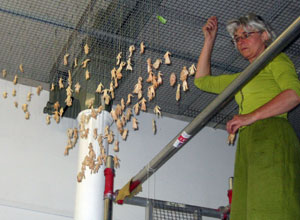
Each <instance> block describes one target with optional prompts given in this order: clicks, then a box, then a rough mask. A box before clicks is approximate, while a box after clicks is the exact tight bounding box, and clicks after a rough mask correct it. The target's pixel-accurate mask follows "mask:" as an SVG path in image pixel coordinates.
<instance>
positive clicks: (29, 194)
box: [0, 80, 235, 220]
mask: <svg viewBox="0 0 300 220" xmlns="http://www.w3.org/2000/svg"><path fill="white" fill-rule="evenodd" d="M15 88H16V90H17V96H16V97H12V96H11V92H12V89H13V85H12V83H11V82H8V81H3V80H0V94H1V98H0V103H1V108H0V119H1V120H0V129H1V132H0V173H1V174H2V175H1V177H0V188H1V190H0V217H1V219H3V220H6V219H7V220H8V219H9V220H19V219H22V220H24V219H26V220H35V219H43V220H48V219H49V220H50V219H51V220H65V219H73V213H74V203H75V193H76V175H77V157H78V148H77V147H76V148H75V149H73V150H71V151H70V155H69V156H67V157H66V156H64V155H63V153H64V148H65V145H66V144H67V136H66V130H67V129H68V128H72V127H75V126H76V125H77V122H76V121H75V120H72V119H68V118H63V119H62V121H61V122H60V123H59V124H56V122H54V121H53V120H52V121H51V124H50V125H46V123H45V121H46V120H45V118H46V115H45V114H43V113H42V111H43V107H44V106H45V105H46V103H47V100H48V96H49V93H48V92H47V91H42V93H41V95H40V96H37V95H36V89H35V88H32V87H28V86H22V85H18V84H17V85H16V86H15ZM4 91H7V92H8V93H9V95H8V98H7V99H4V98H3V97H2V93H3V92H4ZM30 91H31V92H32V93H34V95H33V96H32V101H31V102H28V103H29V111H30V113H31V117H30V119H29V120H25V118H24V113H23V111H22V110H21V105H22V104H24V103H26V95H27V93H28V92H30ZM14 101H18V103H19V107H18V108H15V107H14V105H13V102H14ZM154 118H156V116H155V115H153V114H149V113H141V114H140V115H139V116H138V117H137V119H138V121H139V130H138V131H133V130H131V129H130V131H129V136H128V139H127V141H126V142H125V141H122V140H120V152H119V153H118V156H119V158H120V159H121V161H120V164H121V167H120V168H119V169H117V170H116V178H115V189H119V188H121V187H123V185H124V184H126V183H127V182H128V181H129V179H130V178H131V177H133V176H134V175H135V174H137V173H138V171H140V170H141V169H142V168H143V167H144V166H145V165H146V164H147V163H148V162H149V161H150V160H151V159H152V158H153V157H154V156H155V155H156V154H157V153H158V152H159V151H160V150H161V149H162V148H163V147H164V146H165V145H166V144H167V143H168V142H169V141H170V140H171V139H172V138H173V137H174V136H175V135H177V134H178V133H179V132H180V131H181V130H182V129H183V128H184V127H185V126H186V125H187V123H186V122H183V121H179V120H176V119H171V118H167V117H162V118H161V119H157V118H156V122H157V134H156V135H154V134H153V132H152V119H154ZM128 126H129V127H130V126H131V123H130V124H129V125H128ZM112 129H115V125H113V126H112ZM115 138H117V139H121V138H120V137H119V136H118V135H116V136H115ZM226 139H227V134H226V132H225V131H223V130H215V129H212V128H204V129H203V130H202V131H201V132H200V133H198V134H197V135H196V136H195V137H194V138H193V139H192V140H191V141H190V142H189V143H188V144H186V145H185V146H184V147H183V148H182V149H181V150H180V151H179V152H178V153H177V154H175V155H174V156H173V157H172V158H171V159H170V160H169V161H168V162H167V163H166V164H165V165H163V166H162V167H161V168H160V169H159V170H158V171H157V172H156V173H155V174H153V176H152V177H151V178H150V179H149V181H147V182H145V183H144V184H143V192H142V193H140V194H139V196H143V197H149V198H155V199H161V200H169V201H174V202H180V203H187V204H191V205H198V206H204V207H210V208H217V207H219V206H221V205H226V204H227V203H228V200H227V196H226V194H227V187H228V178H229V177H230V176H232V175H233V163H234V153H235V152H234V151H235V147H229V146H228V145H227V144H226ZM127 219H128V220H129V219H130V220H132V219H137V220H139V219H144V209H143V208H136V207H132V206H129V205H123V206H114V220H127Z"/></svg>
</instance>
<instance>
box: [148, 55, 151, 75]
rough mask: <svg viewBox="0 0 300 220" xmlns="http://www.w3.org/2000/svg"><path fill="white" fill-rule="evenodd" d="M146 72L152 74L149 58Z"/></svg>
mask: <svg viewBox="0 0 300 220" xmlns="http://www.w3.org/2000/svg"><path fill="white" fill-rule="evenodd" d="M147 72H148V73H150V72H152V63H151V58H148V59H147Z"/></svg>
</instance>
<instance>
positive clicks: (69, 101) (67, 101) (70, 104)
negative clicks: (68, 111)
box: [65, 96, 72, 107]
mask: <svg viewBox="0 0 300 220" xmlns="http://www.w3.org/2000/svg"><path fill="white" fill-rule="evenodd" d="M65 103H66V104H67V106H69V107H70V106H72V97H71V96H67V98H66V100H65Z"/></svg>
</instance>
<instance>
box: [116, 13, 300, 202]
mask: <svg viewBox="0 0 300 220" xmlns="http://www.w3.org/2000/svg"><path fill="white" fill-rule="evenodd" d="M299 33H300V16H299V17H298V18H297V19H296V20H295V21H294V22H293V23H292V24H291V25H290V26H289V27H288V28H287V29H286V30H285V31H284V32H283V33H282V34H281V35H280V36H279V37H278V38H277V39H276V40H275V41H274V42H273V43H272V44H271V45H270V46H269V47H268V48H267V49H266V50H265V51H264V52H263V53H262V54H261V55H260V56H259V57H258V58H257V59H256V60H255V61H254V62H253V63H251V64H250V65H249V66H248V67H247V68H246V69H245V70H244V71H243V72H242V73H241V74H240V75H239V77H237V78H236V79H235V80H234V81H233V82H232V83H231V84H230V85H229V86H228V87H227V88H226V89H225V90H224V91H223V92H222V93H221V94H220V95H218V96H217V97H216V98H215V99H214V100H213V101H212V102H211V103H210V104H209V105H208V106H207V107H206V108H205V109H204V110H203V111H202V112H201V113H200V114H199V115H198V116H197V117H196V118H195V119H194V120H193V121H192V122H191V123H190V124H188V125H187V126H186V127H185V128H184V129H183V130H182V131H181V132H180V133H179V134H178V135H176V136H175V137H174V138H173V139H172V140H171V141H170V142H169V143H168V144H167V145H166V146H165V147H164V148H163V149H162V150H161V151H160V152H159V153H158V154H157V155H156V156H155V157H154V158H153V159H152V160H151V161H150V162H149V163H148V164H147V165H146V166H145V167H144V168H143V169H142V170H140V171H139V172H138V173H137V174H136V175H135V176H134V177H133V178H132V179H131V184H130V189H129V191H130V193H131V192H132V191H133V190H134V189H135V188H136V187H138V186H139V185H141V184H142V183H144V182H145V181H146V180H147V179H148V178H149V177H150V176H151V175H152V174H153V173H154V172H156V171H157V170H158V169H159V168H160V167H161V166H162V165H163V164H164V163H166V162H167V161H168V160H169V159H170V158H171V157H172V156H173V155H174V154H175V153H177V151H179V150H180V149H181V148H182V147H183V146H184V145H185V144H186V143H187V142H188V141H189V140H191V138H192V137H193V136H195V135H196V134H197V133H198V132H199V131H200V130H201V129H202V128H203V127H204V126H205V125H206V123H207V122H208V121H209V120H210V119H211V118H212V117H213V116H214V115H215V114H216V113H217V112H218V111H219V110H220V109H221V108H222V107H224V105H226V104H227V103H228V102H229V101H230V99H231V98H232V96H233V95H234V94H235V93H236V92H237V91H238V90H239V89H240V88H241V87H242V86H243V85H245V84H246V83H247V82H248V81H249V80H250V79H251V78H253V77H254V76H255V75H256V74H257V73H258V72H259V71H260V70H261V69H262V68H263V67H264V66H266V65H267V64H268V63H269V61H271V60H272V59H273V58H274V57H276V56H277V55H278V54H279V53H280V52H281V51H282V50H283V49H284V48H285V47H286V46H287V45H288V44H289V43H291V42H292V41H293V40H294V39H295V38H296V37H297V36H298V35H299ZM149 170H151V171H153V172H149ZM124 187H126V185H125V186H124ZM124 187H123V188H122V189H124ZM122 189H121V190H122ZM121 190H120V191H121ZM117 199H118V197H117ZM120 203H121V202H120Z"/></svg>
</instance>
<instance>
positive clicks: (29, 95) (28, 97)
mask: <svg viewBox="0 0 300 220" xmlns="http://www.w3.org/2000/svg"><path fill="white" fill-rule="evenodd" d="M31 96H32V93H31V92H28V93H27V98H26V100H27V101H28V102H30V101H31Z"/></svg>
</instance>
